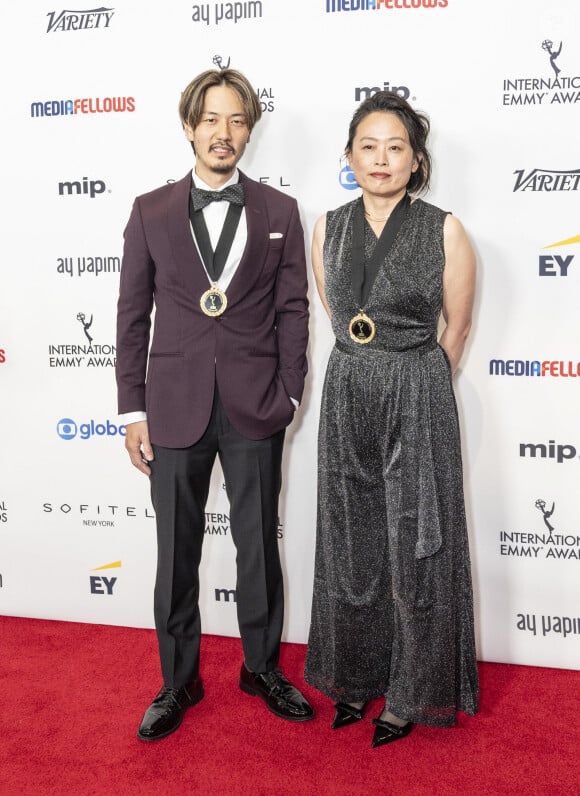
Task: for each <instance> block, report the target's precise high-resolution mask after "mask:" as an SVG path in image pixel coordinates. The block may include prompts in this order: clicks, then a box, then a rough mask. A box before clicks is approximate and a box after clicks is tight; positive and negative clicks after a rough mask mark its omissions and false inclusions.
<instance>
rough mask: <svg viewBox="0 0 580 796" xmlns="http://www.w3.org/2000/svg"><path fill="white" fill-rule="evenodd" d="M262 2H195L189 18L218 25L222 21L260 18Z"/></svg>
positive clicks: (236, 22) (235, 23)
mask: <svg viewBox="0 0 580 796" xmlns="http://www.w3.org/2000/svg"><path fill="white" fill-rule="evenodd" d="M263 5H264V3H262V2H259V0H258V1H257V2H252V1H251V0H250V1H249V2H245V3H196V4H195V5H194V6H193V13H192V15H191V19H192V21H193V22H201V23H203V24H205V25H210V24H213V25H219V24H221V23H223V22H233V23H234V25H237V24H238V22H243V21H244V20H246V19H261V17H262V14H263V8H262V6H263Z"/></svg>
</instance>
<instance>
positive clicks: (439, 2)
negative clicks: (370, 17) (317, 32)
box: [326, 0, 449, 14]
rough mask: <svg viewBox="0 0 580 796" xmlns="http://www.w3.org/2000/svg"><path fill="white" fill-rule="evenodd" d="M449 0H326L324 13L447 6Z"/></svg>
mask: <svg viewBox="0 0 580 796" xmlns="http://www.w3.org/2000/svg"><path fill="white" fill-rule="evenodd" d="M448 5H449V0H326V13H327V14H333V13H335V12H337V11H381V10H384V11H388V10H393V11H395V10H397V9H399V10H403V9H409V8H447V6H448Z"/></svg>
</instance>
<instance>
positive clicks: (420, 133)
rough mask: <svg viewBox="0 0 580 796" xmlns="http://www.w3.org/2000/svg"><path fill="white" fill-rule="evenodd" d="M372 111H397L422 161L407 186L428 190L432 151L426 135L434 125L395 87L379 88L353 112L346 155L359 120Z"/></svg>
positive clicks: (418, 190) (415, 151)
mask: <svg viewBox="0 0 580 796" xmlns="http://www.w3.org/2000/svg"><path fill="white" fill-rule="evenodd" d="M370 113H394V114H396V115H397V116H398V117H399V119H400V120H401V122H402V124H403V125H404V126H405V129H406V131H407V133H408V134H409V143H410V144H411V147H412V149H413V152H414V154H415V157H416V158H417V160H418V161H419V168H418V169H417V171H415V172H413V174H411V179H410V180H409V183H408V185H407V188H408V190H409V191H411V192H412V193H421V192H423V191H426V190H427V189H428V188H429V182H430V179H431V155H430V154H429V150H428V149H427V137H428V135H429V130H430V129H431V124H430V122H429V118H428V117H427V116H426V115H425V114H424V113H421V112H419V111H416V110H414V108H412V107H411V106H410V105H409V103H408V102H407V100H405V99H403V97H401V95H400V94H397V92H396V91H377V92H376V93H375V94H373V95H372V96H370V97H368V99H366V100H364V102H362V103H361V104H360V105H359V106H358V108H357V109H356V111H355V112H354V116H353V117H352V120H351V122H350V126H349V128H348V141H347V143H346V148H345V152H346V154H347V155H350V154H351V152H352V144H353V141H354V137H355V135H356V131H357V129H358V126H359V124H360V123H361V122H362V120H363V119H364V118H365V117H366V116H368V115H369V114H370Z"/></svg>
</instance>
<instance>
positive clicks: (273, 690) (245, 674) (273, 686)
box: [240, 664, 314, 721]
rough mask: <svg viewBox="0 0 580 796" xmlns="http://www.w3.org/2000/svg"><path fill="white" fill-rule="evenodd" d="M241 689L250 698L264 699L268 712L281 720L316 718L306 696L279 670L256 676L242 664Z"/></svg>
mask: <svg viewBox="0 0 580 796" xmlns="http://www.w3.org/2000/svg"><path fill="white" fill-rule="evenodd" d="M240 688H241V689H242V691H244V692H245V693H246V694H250V696H259V697H260V699H263V700H264V702H265V703H266V707H267V708H268V710H270V711H271V712H272V713H274V715H276V716H279V717H280V718H281V719H288V721H308V719H311V718H313V717H314V711H313V710H312V708H311V707H310V705H309V704H308V702H307V701H306V699H305V698H304V696H303V695H302V694H301V693H300V691H299V690H298V689H297V688H295V687H294V686H293V685H292V683H291V682H290V681H289V680H287V679H286V678H285V677H284V675H283V674H282V672H280V671H279V670H278V669H276V670H275V671H273V672H263V673H262V674H256V672H251V671H250V670H249V669H248V668H247V667H246V665H245V664H242V671H241V672H240Z"/></svg>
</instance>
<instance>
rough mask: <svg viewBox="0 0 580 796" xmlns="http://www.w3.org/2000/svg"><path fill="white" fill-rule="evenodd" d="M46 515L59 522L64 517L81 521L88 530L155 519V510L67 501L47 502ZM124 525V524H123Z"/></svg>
mask: <svg viewBox="0 0 580 796" xmlns="http://www.w3.org/2000/svg"><path fill="white" fill-rule="evenodd" d="M42 511H43V513H44V514H52V515H53V516H54V517H55V518H57V519H58V521H59V522H61V521H62V517H63V516H64V517H70V518H71V519H72V520H80V521H81V522H82V525H84V526H85V527H87V528H96V529H102V528H114V527H115V523H116V522H117V521H119V520H121V521H124V520H130V519H137V520H139V521H141V520H142V519H148V520H152V519H155V514H153V509H151V508H148V507H143V506H141V507H139V506H126V505H121V504H119V503H75V502H73V503H69V502H67V501H62V502H60V501H57V502H52V501H46V502H45V503H43V504H42ZM121 524H122V522H121Z"/></svg>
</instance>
